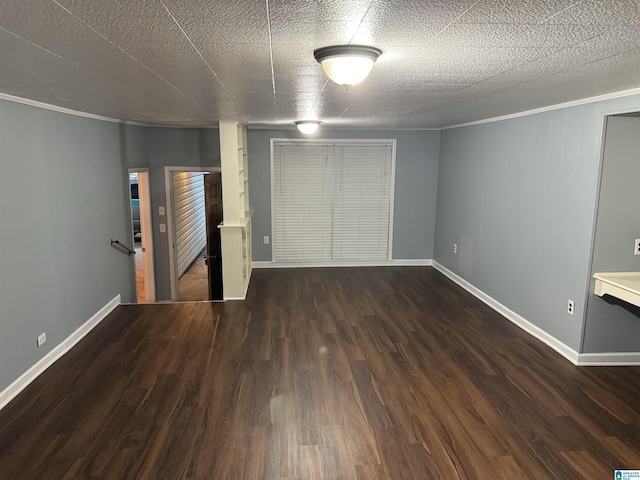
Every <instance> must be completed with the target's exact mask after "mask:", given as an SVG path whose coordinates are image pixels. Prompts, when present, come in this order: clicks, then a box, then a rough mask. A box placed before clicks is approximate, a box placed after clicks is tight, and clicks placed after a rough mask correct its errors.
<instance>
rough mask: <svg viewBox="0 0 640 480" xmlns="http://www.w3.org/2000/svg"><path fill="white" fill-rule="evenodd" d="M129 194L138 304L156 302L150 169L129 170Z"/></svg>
mask: <svg viewBox="0 0 640 480" xmlns="http://www.w3.org/2000/svg"><path fill="white" fill-rule="evenodd" d="M129 194H130V205H131V219H132V231H133V245H134V249H135V252H136V254H135V256H134V270H135V279H136V297H137V301H138V303H152V302H155V301H156V288H155V273H154V272H155V269H154V263H153V228H152V224H151V191H150V188H149V170H148V169H129Z"/></svg>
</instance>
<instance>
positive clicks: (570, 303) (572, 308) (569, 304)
mask: <svg viewBox="0 0 640 480" xmlns="http://www.w3.org/2000/svg"><path fill="white" fill-rule="evenodd" d="M575 309H576V304H575V302H574V301H573V300H571V299H569V301H568V302H567V313H568V314H569V315H573V312H574V311H575Z"/></svg>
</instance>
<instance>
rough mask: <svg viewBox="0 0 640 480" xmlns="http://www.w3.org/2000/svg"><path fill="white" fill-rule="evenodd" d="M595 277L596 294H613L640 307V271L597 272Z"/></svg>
mask: <svg viewBox="0 0 640 480" xmlns="http://www.w3.org/2000/svg"><path fill="white" fill-rule="evenodd" d="M593 278H595V279H596V287H595V290H594V293H595V294H596V295H598V296H600V297H601V296H603V295H611V296H612V297H616V298H619V299H620V300H624V301H625V302H628V303H630V304H632V305H635V306H637V307H640V272H607V273H596V274H595V275H594V276H593Z"/></svg>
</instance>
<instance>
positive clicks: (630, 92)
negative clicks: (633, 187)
mask: <svg viewBox="0 0 640 480" xmlns="http://www.w3.org/2000/svg"><path fill="white" fill-rule="evenodd" d="M637 94H640V88H632V89H631V90H623V91H620V92H612V93H606V94H604V95H598V96H597V97H588V98H581V99H579V100H573V101H571V102H564V103H557V104H555V105H549V106H547V107H541V108H534V109H533V110H525V111H522V112H517V113H511V114H509V115H502V116H500V117H493V118H485V119H483V120H476V121H473V122H467V123H459V124H457V125H448V126H445V127H442V128H440V130H449V129H450V128H460V127H470V126H472V125H482V124H483V123H493V122H500V121H502V120H510V119H513V118H519V117H527V116H529V115H536V114H538V113H544V112H550V111H553V110H560V109H561V108H570V107H577V106H580V105H586V104H588V103H595V102H602V101H605V100H613V99H614V98H620V97H628V96H631V95H637ZM635 110H637V109H635ZM635 110H632V111H635Z"/></svg>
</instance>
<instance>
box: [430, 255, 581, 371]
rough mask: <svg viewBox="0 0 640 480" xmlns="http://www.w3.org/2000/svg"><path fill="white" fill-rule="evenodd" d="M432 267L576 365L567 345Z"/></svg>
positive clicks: (442, 269) (445, 270)
mask: <svg viewBox="0 0 640 480" xmlns="http://www.w3.org/2000/svg"><path fill="white" fill-rule="evenodd" d="M433 267H434V268H435V269H436V270H438V271H439V272H440V273H442V274H443V275H445V276H446V277H448V278H449V279H451V280H453V281H454V282H455V283H457V284H458V285H460V286H461V287H462V288H464V289H465V290H466V291H467V292H469V293H470V294H471V295H473V296H475V297H476V298H478V299H479V300H481V301H482V302H484V303H485V304H487V305H488V306H490V307H491V308H493V309H494V310H495V311H496V312H498V313H499V314H501V315H502V316H503V317H505V318H506V319H507V320H509V321H510V322H511V323H514V324H515V325H517V326H518V327H520V328H521V329H522V330H524V331H525V332H527V333H528V334H530V335H532V336H534V337H535V338H537V339H538V340H540V341H541V342H542V343H544V344H545V345H547V346H549V347H551V348H553V349H554V350H555V351H556V352H558V353H559V354H560V355H562V356H563V357H564V358H566V359H567V360H569V361H570V362H571V363H573V364H574V365H578V358H579V354H578V352H576V351H575V350H574V349H572V348H571V347H569V346H568V345H565V344H564V343H562V342H561V341H560V340H558V339H557V338H555V337H554V336H553V335H551V334H549V333H547V332H545V331H544V330H542V329H541V328H540V327H538V326H536V325H534V324H533V323H531V322H529V321H528V320H527V319H525V318H524V317H522V316H520V315H518V314H517V313H516V312H514V311H513V310H510V309H509V308H507V307H506V306H504V305H503V304H501V303H500V302H498V301H497V300H495V299H494V298H492V297H490V296H489V295H487V294H486V293H484V292H483V291H482V290H480V289H479V288H477V287H475V286H473V285H472V284H470V283H469V282H467V281H466V280H465V279H464V278H462V277H460V276H458V275H456V274H455V273H453V272H452V271H451V270H449V269H448V268H446V267H444V266H442V265H440V264H439V263H438V262H436V261H434V262H433Z"/></svg>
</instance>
